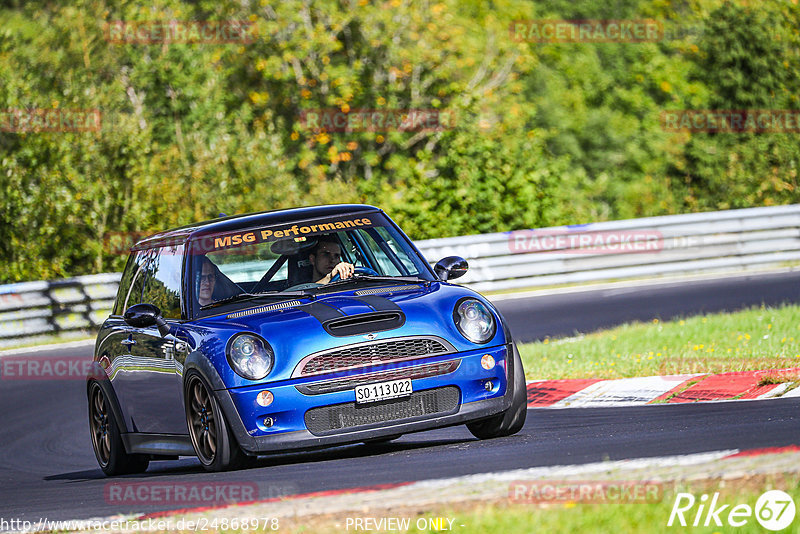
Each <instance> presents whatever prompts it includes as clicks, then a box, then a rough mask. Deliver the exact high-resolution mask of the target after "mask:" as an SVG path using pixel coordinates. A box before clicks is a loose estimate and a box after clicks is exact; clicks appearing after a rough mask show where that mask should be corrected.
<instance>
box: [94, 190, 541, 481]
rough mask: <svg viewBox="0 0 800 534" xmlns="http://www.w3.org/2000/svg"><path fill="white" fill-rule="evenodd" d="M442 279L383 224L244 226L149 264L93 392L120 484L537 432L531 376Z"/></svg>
mask: <svg viewBox="0 0 800 534" xmlns="http://www.w3.org/2000/svg"><path fill="white" fill-rule="evenodd" d="M466 270H467V262H466V261H465V260H464V259H462V258H459V257H455V256H451V257H447V258H444V259H442V260H441V261H439V263H437V264H436V266H435V267H434V268H433V269H431V268H430V266H429V265H428V263H427V262H426V261H425V258H423V257H422V254H420V252H419V251H418V250H417V248H416V247H415V246H414V244H413V243H412V242H411V241H410V240H409V239H408V237H406V235H405V234H404V233H403V232H402V231H401V230H400V229H399V228H398V227H397V225H395V224H394V222H392V220H391V219H389V217H388V216H387V215H386V214H385V213H383V211H381V210H380V209H378V208H374V207H371V206H364V205H340V206H322V207H313V208H301V209H292V210H284V211H273V212H265V213H257V214H251V215H241V216H234V217H226V218H221V219H216V220H214V221H210V222H205V223H199V224H193V225H189V226H185V227H182V228H177V229H174V230H170V231H167V232H163V233H159V234H156V235H153V236H150V237H148V238H146V239H143V240H142V241H140V242H138V243H137V244H136V245H135V246H134V247H133V248H132V249H131V253H130V257H129V258H128V262H127V265H126V267H125V271H124V272H123V274H122V279H121V282H120V285H119V292H118V295H117V299H116V303H115V304H114V309H113V312H112V315H111V316H110V317H109V318H108V319H107V320H106V321H105V323H104V324H103V326H102V328H101V330H100V332H99V334H98V337H97V343H96V346H95V352H94V363H93V366H94V370H93V372H92V374H91V375H90V377H89V378H88V380H87V394H88V400H89V424H90V429H91V437H92V443H93V446H94V452H95V454H96V456H97V460H98V462H99V463H100V466H101V468H102V469H103V471H104V472H105V473H106V474H107V475H118V474H124V473H135V472H142V471H144V470H146V469H147V467H148V465H149V462H150V461H152V460H166V459H177V458H178V457H179V456H197V457H198V458H199V460H200V462H201V463H202V465H203V466H204V467H205V468H206V469H208V470H210V471H222V470H227V469H234V468H238V467H242V466H244V465H246V464H248V463H250V460H252V459H254V458H255V457H257V456H258V455H260V454H266V453H269V452H272V451H286V450H296V449H303V448H313V447H324V446H327V445H334V444H342V443H354V442H376V441H389V440H392V439H395V438H397V437H399V436H400V435H402V434H405V433H408V432H418V431H421V430H429V429H433V428H441V427H445V426H450V425H458V424H466V425H467V428H468V429H469V430H470V432H472V434H473V435H475V436H476V437H478V438H481V439H484V438H494V437H499V436H508V435H511V434H514V433H516V432H518V431H519V430H520V429H521V428H522V426H523V424H524V423H525V415H526V391H525V376H524V372H523V369H522V363H521V361H520V357H519V354H518V352H517V349H516V347H515V345H514V342H513V340H512V339H511V335H510V333H509V330H508V328H507V327H506V325H505V324H504V322H503V319H502V318H501V316H500V314H499V313H498V312H497V310H496V309H495V308H494V307H493V306H492V305H491V304H490V303H489V302H488V301H487V300H486V299H485V298H484V297H482V296H481V295H479V294H477V293H475V292H474V291H471V290H469V289H466V288H464V287H461V286H458V285H454V284H451V283H450V280H452V279H454V278H457V277H459V276H461V275H463V274H464V273H465V272H466Z"/></svg>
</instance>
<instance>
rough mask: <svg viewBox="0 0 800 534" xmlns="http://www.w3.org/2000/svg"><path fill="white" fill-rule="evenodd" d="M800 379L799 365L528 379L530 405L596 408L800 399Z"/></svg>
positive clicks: (532, 406) (530, 406) (539, 406)
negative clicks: (606, 377) (612, 377)
mask: <svg viewBox="0 0 800 534" xmlns="http://www.w3.org/2000/svg"><path fill="white" fill-rule="evenodd" d="M765 377H784V378H785V379H786V380H788V381H787V382H784V383H781V384H763V385H760V384H761V381H762V380H763V379H764V378H765ZM798 379H800V368H792V369H779V370H765V371H741V372H731V373H721V374H703V373H700V374H687V375H669V376H645V377H636V378H620V379H616V380H599V379H575V380H534V381H530V382H528V387H527V389H528V407H529V408H596V407H603V406H636V405H641V404H653V403H685V402H709V401H724V400H741V399H747V400H752V399H769V398H776V397H800V387H798V388H794V389H791V390H789V391H788V392H787V391H786V390H787V389H788V388H789V387H790V385H791V384H792V381H797V380H798Z"/></svg>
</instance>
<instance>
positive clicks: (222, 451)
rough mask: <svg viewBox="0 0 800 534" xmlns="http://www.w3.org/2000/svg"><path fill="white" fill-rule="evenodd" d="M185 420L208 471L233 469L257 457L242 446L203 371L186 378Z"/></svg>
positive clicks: (194, 444) (249, 463) (193, 443)
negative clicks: (251, 456) (249, 453)
mask: <svg viewBox="0 0 800 534" xmlns="http://www.w3.org/2000/svg"><path fill="white" fill-rule="evenodd" d="M185 399H186V403H185V404H186V424H187V425H188V427H189V436H190V437H191V439H192V445H193V446H194V450H195V454H197V458H198V459H199V460H200V463H201V464H202V465H203V467H204V468H205V469H206V471H214V472H217V471H232V470H235V469H240V468H242V467H245V466H247V465H251V464H252V463H253V461H254V459H251V458H250V457H249V456H247V455H246V454H245V453H244V452H243V451H242V449H241V448H240V447H239V443H238V442H237V441H236V437H235V436H234V435H233V432H232V431H231V428H230V425H228V422H227V421H226V420H225V414H224V413H223V412H222V409H221V408H220V407H219V403H218V402H217V399H216V397H215V396H214V395H213V394H211V390H210V388H209V387H208V386H207V385H206V382H205V381H204V380H203V379H202V378H201V377H200V375H198V374H196V373H193V374H191V375H190V376H189V377H188V378H187V379H186V389H185Z"/></svg>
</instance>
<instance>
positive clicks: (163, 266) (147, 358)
mask: <svg viewBox="0 0 800 534" xmlns="http://www.w3.org/2000/svg"><path fill="white" fill-rule="evenodd" d="M183 249H184V247H183V245H182V244H181V245H167V246H164V247H159V248H156V249H153V254H152V258H151V261H150V262H148V264H147V267H146V270H147V276H146V279H145V282H144V288H143V291H142V298H141V302H143V303H147V304H153V305H155V306H157V307H158V308H159V309H160V310H161V315H162V317H164V319H165V320H166V321H167V324H169V325H170V326H171V327H172V331H173V333H172V334H173V335H170V336H168V337H162V336H161V334H160V333H159V331H158V328H156V327H155V326H152V327H148V328H133V329H132V330H133V333H132V336H133V340H134V342H135V343H134V345H133V350H132V352H133V355H134V358H133V359H134V361H135V364H134V365H132V366H130V367H129V368H128V379H127V388H126V390H127V394H128V399H127V402H128V403H129V404H130V405H131V407H132V412H133V421H134V424H135V427H136V431H138V432H142V433H147V434H186V433H187V432H188V431H187V428H186V416H185V414H184V407H183V392H182V379H181V375H180V374H179V373H178V370H177V368H176V367H177V366H176V359H175V356H176V351H177V350H181V345H182V344H180V343H177V344H176V343H175V339H174V337H173V336H174V334H175V333H178V332H179V330H180V320H181V317H182V315H181V305H180V295H181V273H182V266H183Z"/></svg>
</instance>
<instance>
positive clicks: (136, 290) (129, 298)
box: [114, 250, 147, 315]
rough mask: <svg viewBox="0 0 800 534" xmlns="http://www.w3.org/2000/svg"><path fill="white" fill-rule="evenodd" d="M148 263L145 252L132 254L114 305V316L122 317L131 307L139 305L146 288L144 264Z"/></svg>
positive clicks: (123, 273)
mask: <svg viewBox="0 0 800 534" xmlns="http://www.w3.org/2000/svg"><path fill="white" fill-rule="evenodd" d="M146 261H147V258H146V257H145V252H144V251H141V250H139V251H135V252H131V255H130V256H128V263H127V264H126V265H125V270H124V271H123V272H122V279H121V280H120V282H119V289H118V290H117V300H116V301H115V303H114V315H122V314H123V313H125V310H127V309H128V308H129V307H130V306H133V305H134V304H138V303H139V302H141V299H142V288H143V286H144V269H143V267H144V264H145V262H146Z"/></svg>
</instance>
